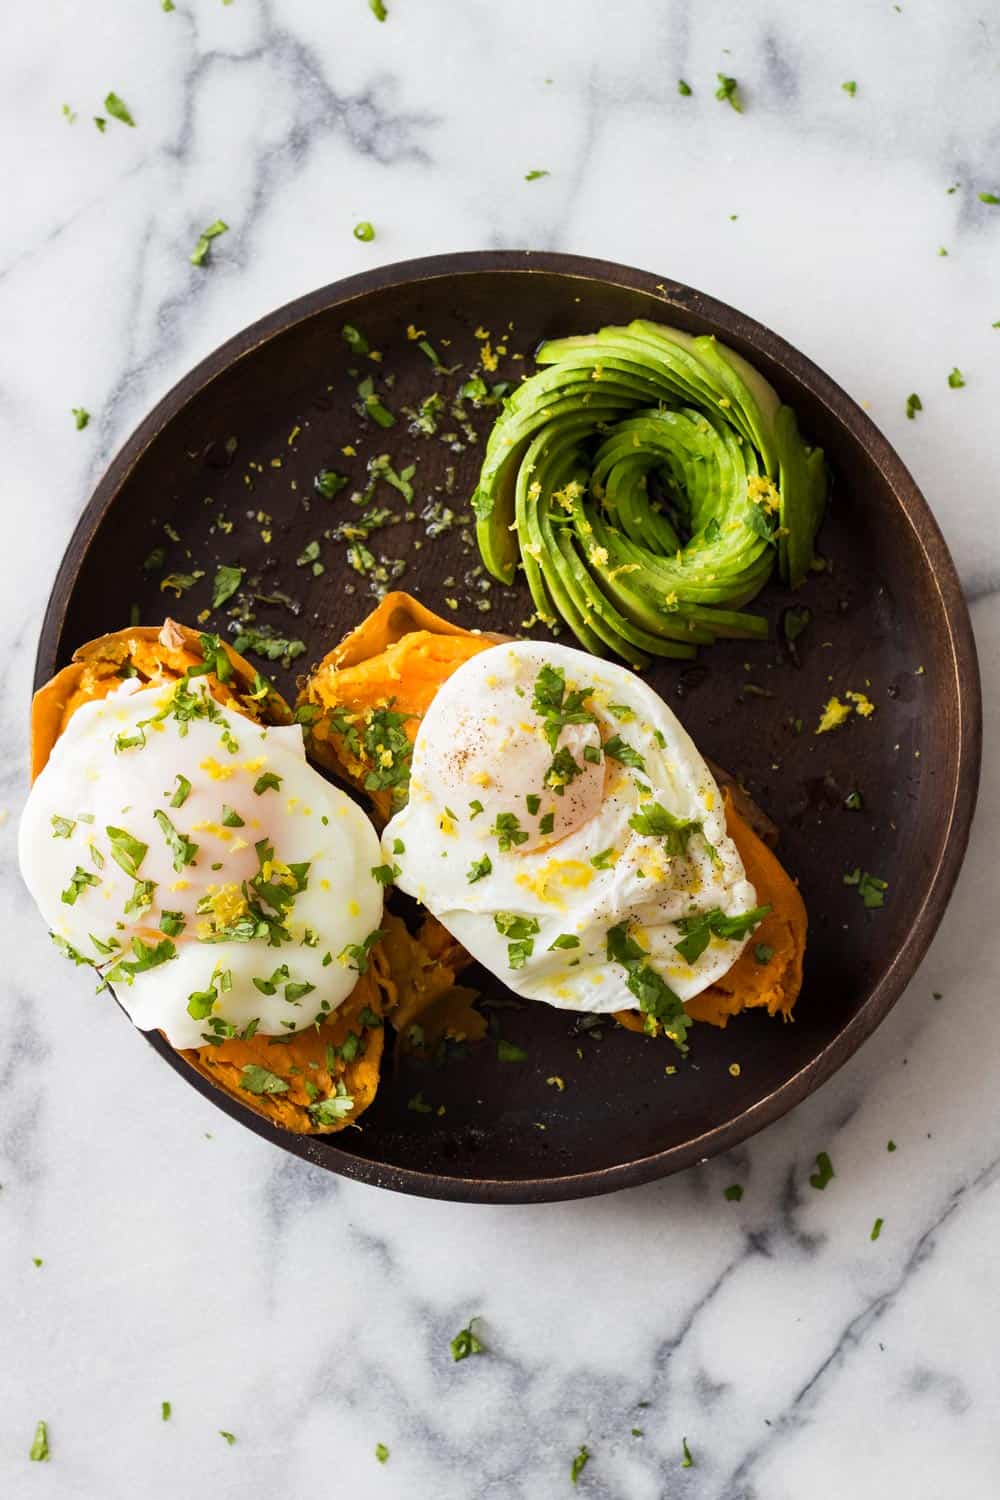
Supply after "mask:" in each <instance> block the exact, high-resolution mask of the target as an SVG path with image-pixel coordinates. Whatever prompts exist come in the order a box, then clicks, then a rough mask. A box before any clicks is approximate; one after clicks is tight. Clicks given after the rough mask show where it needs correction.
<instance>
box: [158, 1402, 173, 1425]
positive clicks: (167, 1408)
mask: <svg viewBox="0 0 1000 1500" xmlns="http://www.w3.org/2000/svg"><path fill="white" fill-rule="evenodd" d="M172 1409H173V1408H172V1407H171V1405H170V1402H169V1401H161V1402H160V1420H161V1421H163V1422H169V1421H170V1413H171V1411H172Z"/></svg>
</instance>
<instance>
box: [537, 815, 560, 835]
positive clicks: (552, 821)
mask: <svg viewBox="0 0 1000 1500" xmlns="http://www.w3.org/2000/svg"><path fill="white" fill-rule="evenodd" d="M555 826H556V815H555V813H554V812H547V813H544V814H543V815H542V817H540V818H539V820H538V832H539V833H546V834H547V833H551V832H552V830H553V829H554V828H555Z"/></svg>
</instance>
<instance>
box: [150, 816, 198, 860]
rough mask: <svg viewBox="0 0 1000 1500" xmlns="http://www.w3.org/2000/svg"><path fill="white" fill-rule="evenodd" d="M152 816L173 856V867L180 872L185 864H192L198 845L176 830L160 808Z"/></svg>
mask: <svg viewBox="0 0 1000 1500" xmlns="http://www.w3.org/2000/svg"><path fill="white" fill-rule="evenodd" d="M153 817H154V819H155V820H156V823H157V824H158V826H159V828H160V832H161V833H162V834H163V837H164V839H165V840H166V843H167V848H168V849H169V850H170V852H171V854H172V855H173V857H174V869H175V870H176V871H177V872H178V873H180V871H181V870H183V869H184V867H185V865H193V864H194V861H195V855H196V854H197V853H198V845H197V844H195V843H192V841H191V840H190V839H189V838H188V837H187V835H186V834H183V833H180V832H178V830H177V829H176V828H175V827H174V825H173V823H171V821H170V819H169V818H168V817H167V815H166V813H165V812H164V811H163V810H162V808H159V807H158V808H157V809H156V811H155V812H154V813H153Z"/></svg>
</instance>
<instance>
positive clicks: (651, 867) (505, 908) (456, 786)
mask: <svg viewBox="0 0 1000 1500" xmlns="http://www.w3.org/2000/svg"><path fill="white" fill-rule="evenodd" d="M400 844H401V845H402V850H403V852H401V853H400V852H398V845H400ZM383 847H384V849H385V850H388V851H393V852H392V858H393V859H394V860H395V862H396V863H397V865H398V866H399V867H400V874H399V876H398V877H397V884H398V885H399V886H400V887H401V888H402V889H403V890H405V891H407V892H409V893H410V894H411V895H413V896H415V897H416V898H417V899H418V900H419V901H421V902H423V904H424V905H425V906H427V907H428V908H429V910H430V911H432V912H433V913H434V915H435V916H437V917H438V918H439V919H440V921H441V922H442V923H443V924H444V925H445V927H447V928H448V929H449V931H451V932H452V933H453V934H454V935H455V937H457V938H458V940H459V941H460V942H461V943H462V944H463V945H464V946H465V947H466V948H467V949H468V950H469V952H470V953H472V954H473V956H474V957H475V958H477V959H478V960H479V961H480V962H481V963H483V964H484V965H485V966H486V967H487V968H488V969H490V970H491V971H492V972H493V973H494V974H496V975H497V977H498V978H500V979H502V980H503V981H504V983H506V984H507V985H508V986H509V987H510V988H511V989H513V990H515V991H517V992H518V993H520V994H523V995H526V996H529V997H531V998H535V999H542V1000H546V1001H548V1002H549V1003H550V1004H553V1005H557V1006H563V1007H565V1008H567V1009H576V1010H587V1011H597V1012H607V1011H614V1010H620V1009H637V1008H642V1009H645V1010H646V1011H647V1013H649V1014H652V1013H654V1011H656V1010H657V1007H658V1006H659V1010H658V1011H657V1013H658V1014H661V1018H662V1016H663V1015H666V1014H667V1013H668V1012H669V1011H671V1007H673V1008H674V1010H678V1009H679V1007H680V1005H681V1002H682V1001H684V1000H686V999H690V998H691V997H693V996H694V995H696V994H698V993H699V992H700V991H701V990H703V989H705V988H706V987H707V986H708V985H710V984H711V983H712V982H713V981H714V980H715V979H717V978H719V977H721V975H722V974H724V973H725V972H726V971H727V970H728V969H729V968H730V967H731V966H732V964H733V962H734V961H735V959H736V957H737V956H738V955H739V953H740V951H741V949H742V947H743V945H744V943H745V941H746V938H747V936H748V935H749V932H750V931H752V928H753V926H754V925H756V922H755V920H754V919H753V918H752V917H750V916H749V915H748V914H749V913H751V912H752V911H753V909H754V906H755V893H754V889H753V886H752V885H751V884H750V883H749V881H747V879H746V876H745V872H744V869H743V865H742V861H741V860H740V857H739V854H738V852H737V850H736V847H735V845H734V844H733V842H732V840H731V839H730V838H729V836H728V834H727V832H726V825H725V810H724V805H723V801H722V797H721V795H720V793H719V790H718V787H717V786H716V783H715V781H714V779H713V777H712V775H711V773H710V771H709V770H708V767H707V766H706V764H705V762H704V760H703V759H702V757H701V756H700V754H699V753H698V751H697V749H696V748H695V746H694V744H693V743H692V741H691V739H690V737H689V736H688V735H687V733H686V731H685V730H684V728H683V727H682V725H681V724H680V723H679V721H678V720H677V718H676V717H675V716H674V714H673V713H672V712H671V711H670V709H669V708H668V707H667V706H666V704H665V703H664V702H663V701H662V699H660V698H659V697H658V696H657V695H656V694H655V693H654V692H653V691H652V690H651V689H650V688H649V687H648V686H647V685H646V684H645V683H644V682H642V681H641V679H640V678H638V677H636V676H635V675H634V674H633V673H631V672H629V671H627V670H626V669H625V668H624V667H619V666H617V665H615V664H613V663H609V662H604V661H599V660H597V659H596V658H594V657H591V656H588V655H587V654H586V653H584V652H581V651H576V650H573V649H571V648H569V647H564V646H557V645H548V644H542V643H536V642H514V643H511V644H509V645H499V646H496V647H493V648H492V649H490V650H488V651H484V652H481V653H479V654H478V655H476V656H475V657H473V658H471V659H470V660H469V661H467V662H465V663H464V664H463V665H462V666H461V667H460V668H459V669H458V670H457V671H456V672H455V673H454V674H453V675H452V677H451V678H449V679H448V681H447V682H446V683H445V684H444V685H443V686H442V687H441V689H440V690H439V691H438V693H437V695H436V696H435V698H434V700H433V702H432V704H431V706H430V708H429V709H428V711H427V713H426V714H425V716H424V718H423V720H422V721H421V725H420V729H419V733H418V735H417V740H416V743H415V745H414V749H413V761H412V775H411V780H410V799H409V802H408V804H407V806H406V807H405V808H404V809H403V810H402V811H401V812H399V813H397V815H396V816H395V817H394V818H393V819H392V821H391V822H390V824H389V826H388V827H387V828H386V830H385V834H384V837H383ZM386 857H387V858H388V857H389V856H388V855H386ZM623 924H624V925H623ZM719 932H722V933H724V934H725V935H724V936H719V935H718V934H719ZM651 976H652V977H651ZM664 990H666V994H667V996H669V1000H665V999H663V991H664ZM657 994H659V995H660V1000H659V1001H657V999H656V995H657ZM661 1002H662V1003H661Z"/></svg>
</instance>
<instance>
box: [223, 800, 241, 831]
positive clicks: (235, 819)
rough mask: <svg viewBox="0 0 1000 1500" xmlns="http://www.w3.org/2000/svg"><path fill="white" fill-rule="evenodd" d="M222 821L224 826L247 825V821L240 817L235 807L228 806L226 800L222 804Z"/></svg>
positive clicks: (238, 826)
mask: <svg viewBox="0 0 1000 1500" xmlns="http://www.w3.org/2000/svg"><path fill="white" fill-rule="evenodd" d="M221 821H222V826H223V828H245V827H246V823H245V822H244V820H243V819H242V818H241V817H240V815H239V813H238V812H237V811H236V809H235V808H233V807H228V806H227V805H226V803H225V802H223V804H222V819H221Z"/></svg>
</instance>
